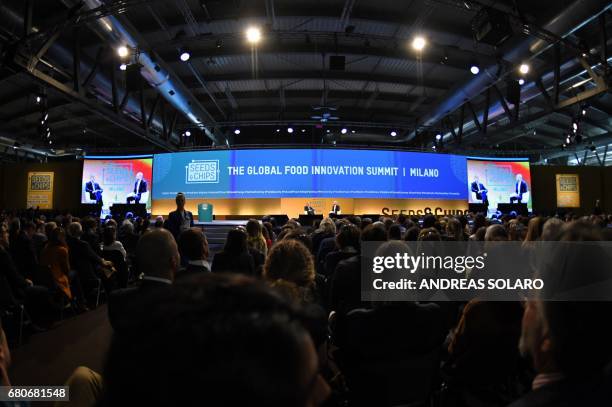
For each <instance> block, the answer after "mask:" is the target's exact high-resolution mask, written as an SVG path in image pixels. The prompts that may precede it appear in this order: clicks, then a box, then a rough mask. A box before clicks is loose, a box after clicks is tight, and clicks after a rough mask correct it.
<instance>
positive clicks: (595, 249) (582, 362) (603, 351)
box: [540, 221, 612, 377]
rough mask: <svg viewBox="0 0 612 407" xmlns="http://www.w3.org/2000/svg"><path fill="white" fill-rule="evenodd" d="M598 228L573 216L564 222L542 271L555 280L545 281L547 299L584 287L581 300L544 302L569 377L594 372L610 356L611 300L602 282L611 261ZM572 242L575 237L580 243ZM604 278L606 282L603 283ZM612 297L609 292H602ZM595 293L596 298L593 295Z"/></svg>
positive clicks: (558, 362) (561, 366)
mask: <svg viewBox="0 0 612 407" xmlns="http://www.w3.org/2000/svg"><path fill="white" fill-rule="evenodd" d="M600 239H601V234H600V230H599V228H598V227H597V226H594V225H592V224H591V223H589V222H583V221H574V222H571V223H568V224H565V225H563V227H562V230H561V232H560V235H559V240H560V241H561V243H559V247H558V248H557V249H556V250H557V252H556V253H552V254H551V256H554V258H555V261H551V262H549V263H548V264H545V265H544V266H543V267H542V269H541V271H540V273H541V274H540V275H541V276H542V277H543V278H545V279H547V281H551V282H553V284H547V286H548V287H547V288H545V293H544V294H542V295H543V298H544V299H547V298H554V297H555V296H556V295H557V293H560V294H561V295H564V294H565V293H568V292H569V293H575V295H578V294H577V293H579V292H580V291H581V288H586V290H584V291H582V292H584V293H585V294H580V298H582V300H578V299H577V300H571V298H569V299H566V300H557V301H542V305H543V306H542V311H543V317H544V319H545V321H546V326H547V327H548V330H549V336H550V338H551V352H552V354H553V358H554V361H555V364H556V365H557V366H558V368H559V369H560V370H561V371H562V372H563V373H564V374H565V375H567V376H571V377H576V376H583V377H586V376H588V375H591V374H595V373H597V372H599V371H600V369H603V368H604V367H605V365H606V364H607V363H609V362H611V361H612V349H611V348H610V346H609V338H610V336H612V325H611V324H609V323H608V322H607V321H609V318H610V315H611V314H612V301H605V300H604V301H597V299H601V298H602V297H601V296H599V293H597V291H598V287H607V286H609V284H608V283H607V282H608V281H609V280H610V267H611V266H610V264H609V263H608V264H606V262H605V261H601V259H604V258H609V256H608V255H607V254H606V253H607V252H606V249H605V246H600V245H599V244H598V243H597V242H598V241H599V240H600ZM572 242H577V243H576V244H574V243H572ZM602 283H604V284H602ZM604 295H605V297H606V298H609V293H605V294H604ZM589 298H593V299H589Z"/></svg>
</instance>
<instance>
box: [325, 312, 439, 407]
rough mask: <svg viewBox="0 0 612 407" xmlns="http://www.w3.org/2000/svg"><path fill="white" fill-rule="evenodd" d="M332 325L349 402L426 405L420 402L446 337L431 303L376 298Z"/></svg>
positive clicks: (425, 396) (430, 386)
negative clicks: (337, 335)
mask: <svg viewBox="0 0 612 407" xmlns="http://www.w3.org/2000/svg"><path fill="white" fill-rule="evenodd" d="M336 329H339V330H343V331H344V334H343V335H340V338H338V339H340V342H339V350H338V351H337V352H336V357H337V359H338V363H339V364H340V368H341V370H342V371H343V373H344V375H345V378H346V382H347V386H348V387H349V389H351V392H350V393H349V402H350V403H351V404H350V405H352V406H364V407H366V406H396V405H427V404H426V403H425V404H419V403H422V402H427V401H428V400H429V396H430V395H431V394H432V393H433V391H434V390H435V385H436V384H437V377H438V370H439V365H440V358H441V356H440V355H441V347H442V346H441V345H442V343H443V342H444V339H445V337H446V329H445V326H444V318H443V315H442V312H441V311H440V308H439V307H438V306H437V305H436V304H432V303H429V304H417V303H414V302H396V303H377V304H376V305H375V306H374V308H373V309H363V308H360V309H355V310H352V311H350V312H349V313H348V314H347V315H346V317H345V318H339V319H338V325H337V328H336ZM415 332H418V334H417V335H415ZM342 337H343V339H342ZM411 403H414V404H411Z"/></svg>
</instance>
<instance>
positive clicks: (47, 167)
mask: <svg viewBox="0 0 612 407" xmlns="http://www.w3.org/2000/svg"><path fill="white" fill-rule="evenodd" d="M82 168H83V161H80V160H73V161H66V162H50V163H17V164H3V165H1V166H0V207H2V208H9V209H25V207H26V199H27V187H28V172H30V171H53V172H54V173H55V175H54V181H53V182H54V191H53V209H60V210H65V209H76V208H78V207H79V203H80V200H81V172H82Z"/></svg>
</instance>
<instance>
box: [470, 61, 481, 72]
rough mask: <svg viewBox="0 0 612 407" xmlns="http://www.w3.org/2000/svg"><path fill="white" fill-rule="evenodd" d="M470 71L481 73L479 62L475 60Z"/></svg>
mask: <svg viewBox="0 0 612 407" xmlns="http://www.w3.org/2000/svg"><path fill="white" fill-rule="evenodd" d="M470 72H471V73H472V75H478V74H479V73H480V67H479V66H478V64H477V63H475V62H473V63H472V65H470Z"/></svg>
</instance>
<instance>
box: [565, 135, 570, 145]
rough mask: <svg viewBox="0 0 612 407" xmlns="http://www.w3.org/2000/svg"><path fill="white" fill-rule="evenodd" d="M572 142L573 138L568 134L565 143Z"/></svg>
mask: <svg viewBox="0 0 612 407" xmlns="http://www.w3.org/2000/svg"><path fill="white" fill-rule="evenodd" d="M571 143H572V139H571V138H570V136H567V137H566V138H565V144H571Z"/></svg>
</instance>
